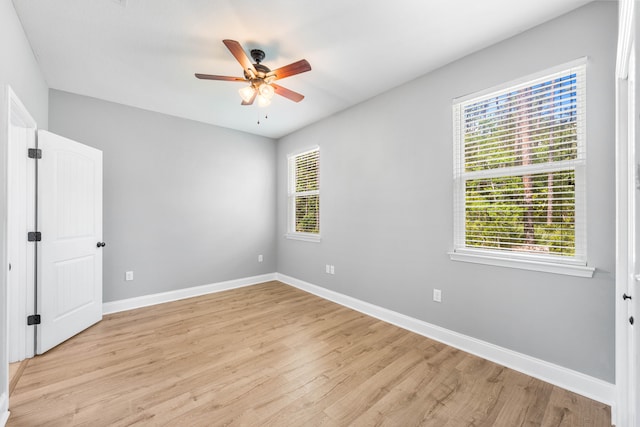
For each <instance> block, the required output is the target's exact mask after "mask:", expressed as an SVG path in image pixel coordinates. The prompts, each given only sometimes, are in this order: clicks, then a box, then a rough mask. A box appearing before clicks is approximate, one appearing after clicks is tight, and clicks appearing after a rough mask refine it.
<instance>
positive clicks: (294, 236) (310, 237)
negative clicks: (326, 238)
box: [284, 233, 320, 243]
mask: <svg viewBox="0 0 640 427" xmlns="http://www.w3.org/2000/svg"><path fill="white" fill-rule="evenodd" d="M284 237H285V238H287V239H290V240H302V241H303V242H316V243H317V242H320V235H319V234H311V233H287V234H285V235H284Z"/></svg>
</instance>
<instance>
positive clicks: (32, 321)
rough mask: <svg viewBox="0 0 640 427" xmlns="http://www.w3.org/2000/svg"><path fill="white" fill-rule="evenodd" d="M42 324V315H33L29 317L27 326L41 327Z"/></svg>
mask: <svg viewBox="0 0 640 427" xmlns="http://www.w3.org/2000/svg"><path fill="white" fill-rule="evenodd" d="M39 324H40V315H39V314H32V315H31V316H27V325H29V326H31V325H39Z"/></svg>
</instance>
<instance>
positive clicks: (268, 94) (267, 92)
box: [258, 83, 275, 100]
mask: <svg viewBox="0 0 640 427" xmlns="http://www.w3.org/2000/svg"><path fill="white" fill-rule="evenodd" d="M258 91H259V92H260V95H262V96H263V97H265V98H267V99H269V100H270V99H271V98H273V94H274V93H275V89H273V86H271V85H269V84H266V83H262V84H261V85H260V86H259V87H258Z"/></svg>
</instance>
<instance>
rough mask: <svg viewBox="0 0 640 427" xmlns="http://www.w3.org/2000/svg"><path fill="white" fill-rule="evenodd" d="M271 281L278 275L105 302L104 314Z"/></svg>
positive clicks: (266, 275)
mask: <svg viewBox="0 0 640 427" xmlns="http://www.w3.org/2000/svg"><path fill="white" fill-rule="evenodd" d="M270 280H276V273H269V274H262V275H260V276H253V277H245V278H242V279H235V280H227V281H226V282H219V283H212V284H209V285H202V286H194V287H191V288H184V289H176V290H175V291H168V292H161V293H158V294H151V295H143V296H139V297H135V298H128V299H123V300H118V301H110V302H105V303H103V304H102V314H110V313H117V312H120V311H126V310H133V309H135V308H141V307H147V306H150V305H155V304H162V303H165V302H171V301H177V300H181V299H185V298H191V297H197V296H200V295H206V294H212V293H215V292H222V291H227V290H229V289H236V288H242V287H244V286H251V285H256V284H258V283H263V282H268V281H270Z"/></svg>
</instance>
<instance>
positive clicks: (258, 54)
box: [251, 49, 264, 64]
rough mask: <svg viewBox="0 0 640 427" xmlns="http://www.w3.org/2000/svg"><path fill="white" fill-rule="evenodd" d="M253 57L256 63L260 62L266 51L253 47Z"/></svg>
mask: <svg viewBox="0 0 640 427" xmlns="http://www.w3.org/2000/svg"><path fill="white" fill-rule="evenodd" d="M251 57H252V58H253V60H254V61H255V63H256V64H259V63H261V62H262V60H263V59H264V51H263V50H261V49H251Z"/></svg>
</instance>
